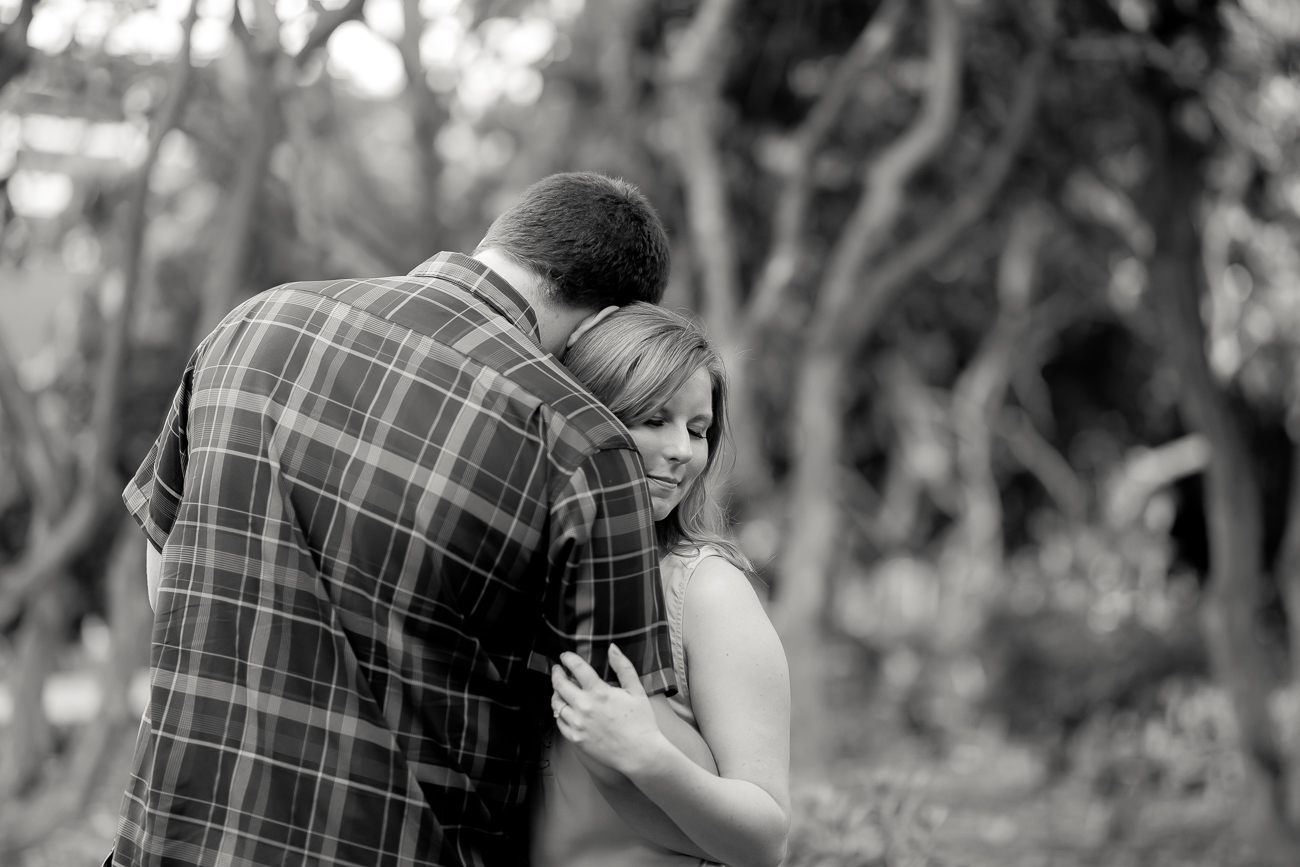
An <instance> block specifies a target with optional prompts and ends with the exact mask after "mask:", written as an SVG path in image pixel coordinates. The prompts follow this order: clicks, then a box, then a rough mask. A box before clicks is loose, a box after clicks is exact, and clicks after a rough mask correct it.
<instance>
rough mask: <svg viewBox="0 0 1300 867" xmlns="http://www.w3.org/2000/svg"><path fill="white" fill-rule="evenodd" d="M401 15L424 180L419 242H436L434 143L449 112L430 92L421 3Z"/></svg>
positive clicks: (412, 0) (405, 2)
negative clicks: (422, 43)
mask: <svg viewBox="0 0 1300 867" xmlns="http://www.w3.org/2000/svg"><path fill="white" fill-rule="evenodd" d="M402 13H403V15H404V17H405V21H406V25H405V27H403V29H402V38H401V39H399V40H397V50H398V52H399V53H400V54H401V55H402V66H403V67H404V68H405V70H406V96H407V99H408V101H409V102H410V107H411V108H410V110H411V126H412V134H413V136H414V138H415V152H416V155H417V162H418V164H419V166H420V175H421V178H422V180H423V184H422V185H421V190H420V195H419V196H418V203H419V208H420V210H419V220H420V224H421V232H420V240H421V242H433V241H434V240H435V239H436V236H437V235H439V234H440V231H439V230H440V229H441V222H442V221H441V220H440V219H439V216H438V207H437V202H438V196H437V190H438V176H439V175H440V174H441V172H442V163H441V161H440V160H439V159H438V155H437V152H436V151H435V150H434V147H433V140H434V138H435V137H436V136H437V134H438V130H439V128H440V127H441V126H442V124H443V122H444V120H445V118H446V112H445V110H444V109H443V106H442V105H441V104H440V103H439V101H438V97H437V95H435V94H434V92H433V91H432V90H430V89H429V82H428V80H427V79H426V78H425V72H424V65H423V64H422V63H421V62H420V32H421V29H422V28H421V25H422V24H423V23H424V19H423V18H421V17H420V0H402Z"/></svg>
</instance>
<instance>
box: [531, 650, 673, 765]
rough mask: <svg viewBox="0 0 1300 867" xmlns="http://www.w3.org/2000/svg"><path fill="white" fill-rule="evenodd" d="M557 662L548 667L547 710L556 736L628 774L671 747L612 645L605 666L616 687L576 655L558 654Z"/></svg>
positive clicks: (638, 682)
mask: <svg viewBox="0 0 1300 867" xmlns="http://www.w3.org/2000/svg"><path fill="white" fill-rule="evenodd" d="M560 662H562V663H563V664H564V667H563V668H562V667H561V666H558V665H557V666H555V667H553V668H552V669H551V686H552V687H554V692H553V693H552V694H551V711H552V713H553V714H554V715H555V722H556V725H557V726H558V728H559V729H560V734H562V735H564V737H565V739H566V740H568V741H569V742H571V743H573V744H574V745H575V746H577V747H578V749H579V750H580V751H581V752H582V753H584V754H585V755H586V756H587V757H588V758H591V759H595V760H596V761H598V762H600V763H601V764H604V765H608V766H609V767H611V768H613V769H615V770H616V771H618V772H620V773H622V774H626V775H628V776H632V775H635V774H637V773H638V772H640V771H642V770H644V769H645V768H647V767H650V766H651V765H653V764H655V762H657V761H659V760H660V759H661V758H662V756H663V754H664V751H665V750H666V749H671V745H670V744H669V743H668V741H667V739H666V738H665V737H664V736H663V734H662V733H661V732H660V731H659V725H658V723H656V722H655V714H654V709H653V708H652V707H651V706H650V699H649V698H648V697H647V696H646V693H645V688H644V687H642V686H641V679H640V677H638V676H637V672H636V668H635V667H634V666H633V665H632V663H631V662H630V661H629V660H628V658H627V657H626V656H624V655H623V652H622V651H620V650H619V649H618V647H617V646H615V645H612V644H611V645H610V647H609V664H610V666H611V667H612V668H613V669H614V673H615V674H617V675H618V682H619V683H620V684H621V685H622V688H621V689H620V688H619V687H616V686H610V685H609V684H607V683H605V682H604V681H603V680H601V678H600V675H598V674H596V671H595V669H593V668H592V667H591V666H590V665H588V664H587V663H586V661H585V660H583V658H582V657H580V656H578V655H577V654H576V653H562V654H560ZM565 668H567V669H568V671H569V674H566V673H565ZM570 674H571V675H572V679H571V678H570V676H569V675H570ZM575 681H576V682H575ZM584 764H585V763H584Z"/></svg>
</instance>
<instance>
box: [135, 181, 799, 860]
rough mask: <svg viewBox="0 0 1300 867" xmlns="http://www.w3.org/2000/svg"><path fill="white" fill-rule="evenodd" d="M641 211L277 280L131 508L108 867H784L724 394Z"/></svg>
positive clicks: (533, 205) (771, 661)
mask: <svg viewBox="0 0 1300 867" xmlns="http://www.w3.org/2000/svg"><path fill="white" fill-rule="evenodd" d="M668 263H669V252H668V239H667V236H666V234H665V232H664V229H663V226H662V225H661V223H660V221H659V218H658V216H657V215H656V213H655V212H654V210H653V208H652V207H651V206H650V204H649V202H647V201H646V200H645V198H644V197H643V196H642V195H641V193H640V192H639V191H638V190H637V189H636V188H635V187H633V186H631V185H629V184H627V183H625V182H623V181H619V180H614V179H611V178H608V177H605V176H602V175H598V174H591V173H574V174H561V175H553V176H551V177H549V178H546V179H544V180H542V181H540V182H538V183H537V184H535V185H534V186H532V187H530V188H529V189H528V190H527V191H526V192H525V193H524V195H523V196H522V198H521V199H520V200H519V201H518V202H517V203H516V204H515V205H514V206H512V207H511V208H510V209H509V210H508V211H506V212H505V213H504V214H502V215H501V216H500V217H499V218H498V219H497V220H496V221H495V222H494V223H493V224H492V226H491V228H490V229H489V230H488V233H487V235H486V236H485V237H484V238H483V240H482V242H481V243H480V244H479V246H478V248H477V250H475V252H474V254H473V256H465V255H461V254H457V253H442V254H439V255H437V256H435V257H434V258H432V259H430V260H428V261H427V262H425V263H424V264H423V265H421V266H420V267H418V268H417V269H416V270H415V271H413V272H411V274H409V275H408V276H406V277H399V278H385V279H367V280H339V281H333V282H322V283H293V284H288V285H285V286H281V287H279V288H276V289H273V290H270V291H268V292H264V293H262V294H260V295H258V296H256V297H254V298H252V299H251V300H249V301H248V302H246V303H244V304H242V305H241V306H239V307H238V308H236V309H235V310H234V311H233V312H232V313H231V314H230V315H229V316H227V317H226V318H225V320H224V321H223V322H222V323H221V324H220V325H219V326H218V327H217V328H216V329H215V330H214V331H213V332H212V333H211V334H210V335H209V336H208V337H207V338H206V339H205V340H204V341H203V342H202V343H201V344H200V345H199V347H198V348H197V349H196V350H195V351H194V354H193V355H192V356H191V358H190V362H189V364H188V366H187V368H186V370H185V373H184V376H183V378H182V381H181V383H180V387H179V388H178V390H177V392H176V397H175V401H174V402H173V404H172V407H171V411H170V412H169V414H168V416H167V419H166V422H165V424H164V426H163V429H162V432H161V434H160V435H159V437H158V440H157V442H156V443H155V445H154V447H153V450H152V451H151V452H150V453H149V455H148V457H147V458H146V459H145V461H144V463H143V464H142V465H141V467H140V469H139V471H138V472H137V474H136V476H135V478H134V479H133V480H132V482H131V483H130V484H129V485H128V486H127V489H126V492H125V495H124V496H125V499H126V503H127V506H128V508H129V509H130V510H131V513H132V514H133V515H134V516H135V518H136V520H137V521H139V523H140V525H141V526H142V527H143V529H144V531H145V533H146V534H147V536H148V540H149V543H150V544H149V545H148V570H147V572H148V583H149V596H150V602H151V604H153V606H154V611H155V620H154V627H153V642H152V658H151V690H150V698H149V703H148V710H147V713H146V715H145V719H144V721H143V723H142V726H141V730H140V735H139V738H138V741H137V745H136V750H135V757H134V759H133V764H132V773H131V778H130V782H129V784H128V787H127V791H126V794H125V796H124V798H123V803H122V816H121V821H120V824H119V830H118V836H117V839H116V841H115V845H114V852H113V854H112V856H111V857H110V860H111V863H112V864H115V865H122V867H126V865H142V867H143V865H204V867H207V865H223V867H224V865H231V867H252V865H290V864H294V865H296V864H330V865H355V867H380V865H447V867H451V865H457V867H459V865H486V867H497V865H504V867H511V865H524V864H533V865H543V867H550V865H554V867H559V865H624V864H626V865H685V864H700V863H702V862H720V863H725V864H731V865H750V864H754V865H776V864H778V863H779V862H780V861H781V859H782V857H783V854H784V851H785V843H786V836H787V832H788V829H789V824H790V803H789V793H788V764H789V762H788V750H789V675H788V673H787V668H786V663H785V657H784V655H783V653H782V650H781V646H780V643H779V641H778V640H777V637H776V634H775V632H774V631H773V629H772V626H771V624H770V623H769V621H768V619H767V617H766V615H765V613H764V611H763V608H762V606H761V604H760V603H759V600H758V598H757V596H756V595H755V593H754V592H753V590H752V589H751V587H750V585H749V582H748V580H747V577H746V572H747V571H748V570H749V569H750V566H749V564H748V562H747V561H746V560H745V557H744V555H743V554H742V553H741V552H740V551H739V550H738V549H737V548H736V547H735V546H734V545H733V544H731V543H729V542H728V541H727V540H726V539H725V538H724V537H723V536H722V534H721V527H722V522H721V511H720V509H719V507H718V504H717V502H716V499H715V496H716V491H715V490H714V489H713V486H714V485H716V482H717V475H718V473H719V471H720V466H719V449H720V447H721V444H722V440H723V437H724V434H725V431H726V426H725V409H726V387H725V377H724V373H723V369H722V364H721V361H720V359H719V356H718V353H717V352H716V350H715V349H714V348H713V347H712V346H711V345H710V343H709V341H708V340H707V339H706V337H705V336H704V334H703V333H702V332H701V331H700V329H699V328H698V327H697V326H696V325H695V324H694V323H693V322H691V321H690V320H688V319H686V318H684V317H682V316H679V315H677V314H675V313H672V312H669V311H667V310H664V309H662V308H660V307H657V306H654V305H655V304H657V303H658V301H659V300H660V299H661V297H662V295H663V290H664V286H665V284H666V282H667V275H668Z"/></svg>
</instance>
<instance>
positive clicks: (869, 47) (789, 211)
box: [745, 0, 907, 333]
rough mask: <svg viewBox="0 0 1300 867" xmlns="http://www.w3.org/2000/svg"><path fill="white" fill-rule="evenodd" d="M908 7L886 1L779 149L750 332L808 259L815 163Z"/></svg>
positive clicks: (777, 305)
mask: <svg viewBox="0 0 1300 867" xmlns="http://www.w3.org/2000/svg"><path fill="white" fill-rule="evenodd" d="M906 9H907V3H906V2H905V0H885V2H883V3H882V4H881V6H880V8H879V9H877V10H876V14H875V15H874V16H872V18H871V21H869V22H868V23H867V26H866V27H865V28H864V29H863V31H862V33H861V35H859V36H858V39H857V41H856V42H854V43H853V47H852V48H850V49H849V52H848V53H847V54H845V55H844V57H842V58H841V59H840V62H839V64H838V65H837V66H836V67H835V72H834V74H833V75H832V76H831V80H830V84H829V85H828V86H827V88H826V90H825V91H824V92H823V93H822V95H821V97H820V98H819V99H818V100H817V102H816V103H815V104H814V105H813V107H812V108H811V109H810V110H809V111H808V115H807V117H805V118H804V122H803V124H802V125H801V126H800V127H799V128H798V129H797V130H795V131H794V133H793V134H792V135H791V136H790V137H789V138H788V139H787V140H786V141H784V142H781V143H780V144H778V145H777V147H776V148H774V150H775V151H776V162H777V163H778V165H777V167H776V168H777V171H778V172H779V173H780V174H782V175H784V182H783V183H782V186H781V193H780V195H779V197H778V199H777V203H776V214H775V216H774V218H773V221H772V223H773V226H772V249H771V252H770V253H769V254H768V257H767V259H766V261H765V262H764V263H763V267H762V269H761V270H760V271H759V277H758V281H757V283H756V284H755V286H754V292H753V296H752V299H751V301H750V303H749V310H748V311H747V314H746V317H745V330H746V331H748V332H750V333H754V332H755V331H757V330H758V329H760V328H762V327H763V326H765V325H766V324H767V323H768V322H770V321H772V319H773V318H775V317H776V315H777V314H778V313H779V312H780V310H781V301H782V299H783V298H784V296H785V293H786V291H787V290H788V289H789V287H790V282H791V281H792V280H793V279H794V275H795V274H796V273H797V272H798V269H799V264H800V262H801V261H802V260H803V259H804V257H805V249H804V247H805V244H804V223H805V222H806V219H807V216H808V204H809V202H810V201H811V199H812V163H813V158H814V156H816V154H817V151H818V150H820V149H821V147H822V145H823V144H824V143H825V140H826V137H827V136H828V135H830V132H831V129H832V128H833V127H834V125H835V122H836V121H837V120H838V119H839V117H840V114H841V112H842V111H843V110H844V107H845V105H847V104H848V101H849V98H850V97H851V96H852V94H853V89H854V87H855V86H856V85H857V84H858V83H859V81H858V80H859V78H860V77H861V76H862V75H863V74H864V73H866V72H867V70H869V69H870V68H871V67H872V66H874V65H875V64H876V63H877V62H879V61H880V60H881V59H882V58H883V57H884V56H885V55H886V54H887V53H888V52H889V49H890V48H891V47H892V46H893V44H894V40H895V37H896V36H897V34H898V25H899V22H900V21H901V19H902V17H903V12H904V11H905V10H906Z"/></svg>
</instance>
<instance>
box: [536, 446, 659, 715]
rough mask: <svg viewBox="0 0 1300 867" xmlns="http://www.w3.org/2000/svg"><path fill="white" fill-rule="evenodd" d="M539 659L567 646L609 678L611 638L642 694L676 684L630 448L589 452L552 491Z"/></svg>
mask: <svg viewBox="0 0 1300 867" xmlns="http://www.w3.org/2000/svg"><path fill="white" fill-rule="evenodd" d="M547 563H548V569H549V575H548V576H547V579H548V580H547V587H546V591H545V598H544V602H543V609H544V610H543V616H544V619H545V621H546V629H545V630H544V636H543V640H542V642H541V643H540V644H541V646H539V647H538V648H537V650H538V651H539V652H540V654H541V655H542V656H543V657H546V658H547V659H549V660H551V661H555V660H557V658H558V656H559V654H560V652H562V651H565V650H570V651H573V652H574V653H577V654H578V655H579V656H581V657H582V658H584V659H585V660H587V662H589V663H590V664H591V666H592V667H593V668H594V669H596V671H598V672H600V674H601V676H602V677H603V678H604V679H605V680H607V681H609V682H611V683H617V682H618V677H617V675H616V674H615V673H614V670H613V669H612V668H610V666H609V660H608V651H609V644H610V642H616V643H617V644H618V647H619V649H620V650H622V651H623V653H624V654H625V655H626V656H627V657H628V659H629V660H631V662H632V664H633V665H635V666H636V670H637V672H639V673H640V675H641V682H642V684H643V685H644V686H645V689H646V692H647V693H650V694H652V695H653V694H655V693H666V694H668V695H672V694H673V693H675V692H676V691H677V678H676V675H675V674H674V672H673V657H672V645H671V642H670V638H669V632H668V620H667V616H666V613H665V606H664V596H663V588H662V587H661V586H660V583H659V556H658V548H657V544H656V542H655V534H654V523H653V519H652V517H651V507H650V494H649V491H648V489H647V488H646V482H645V475H644V473H643V472H642V469H641V463H640V458H639V457H638V456H637V454H636V453H635V452H634V451H632V450H629V449H607V450H602V451H598V452H596V453H595V454H593V455H592V456H591V457H590V458H588V459H587V461H586V462H585V463H584V464H583V465H582V466H580V467H579V468H578V470H577V471H576V472H574V473H573V474H572V475H571V476H570V477H569V478H568V479H567V480H566V481H565V483H564V485H563V487H562V489H561V490H560V491H559V492H558V493H557V494H556V495H555V496H553V498H552V501H551V521H550V538H549V540H548V557H547Z"/></svg>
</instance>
